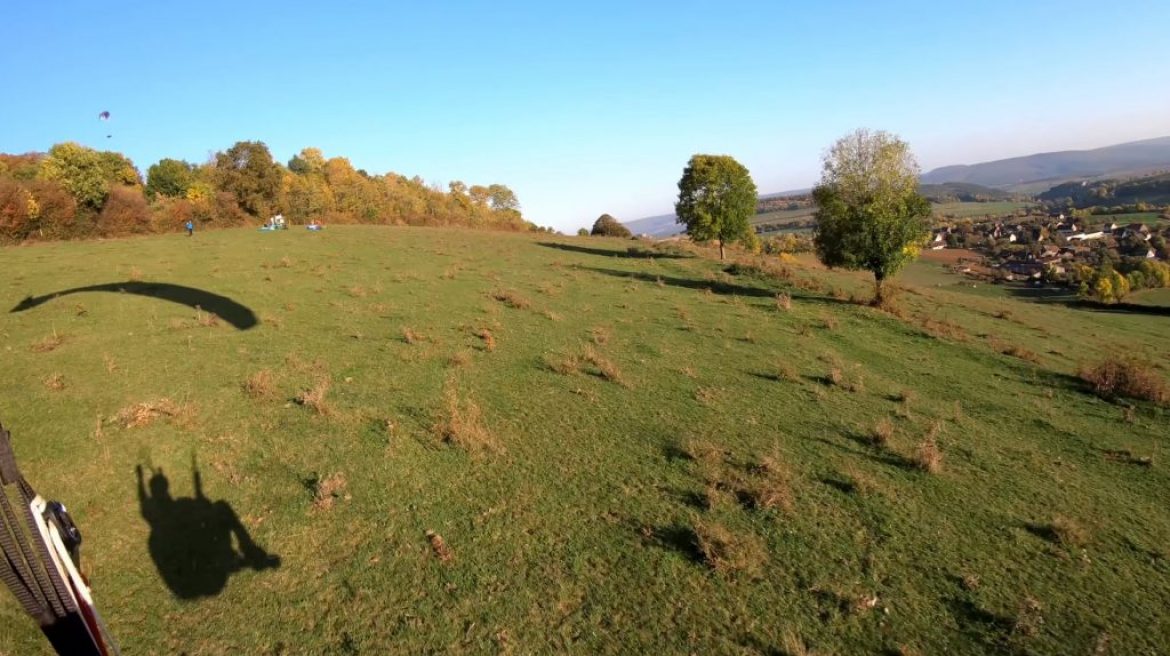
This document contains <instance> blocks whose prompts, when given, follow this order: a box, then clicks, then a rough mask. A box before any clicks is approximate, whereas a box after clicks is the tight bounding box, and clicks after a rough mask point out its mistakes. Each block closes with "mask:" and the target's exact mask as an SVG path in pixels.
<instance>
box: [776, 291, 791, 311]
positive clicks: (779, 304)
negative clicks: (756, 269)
mask: <svg viewBox="0 0 1170 656" xmlns="http://www.w3.org/2000/svg"><path fill="white" fill-rule="evenodd" d="M776 309H777V310H783V311H785V312H787V311H789V310H791V309H792V297H791V296H789V295H788V294H785V293H784V292H780V293H778V294H776Z"/></svg>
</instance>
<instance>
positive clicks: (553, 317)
mask: <svg viewBox="0 0 1170 656" xmlns="http://www.w3.org/2000/svg"><path fill="white" fill-rule="evenodd" d="M540 314H541V316H543V317H544V318H545V319H548V320H549V321H561V320H562V319H564V317H562V316H561V315H559V314H557V313H556V312H553V311H552V310H542V311H541V313H540Z"/></svg>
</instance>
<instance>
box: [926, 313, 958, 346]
mask: <svg viewBox="0 0 1170 656" xmlns="http://www.w3.org/2000/svg"><path fill="white" fill-rule="evenodd" d="M920 325H921V326H922V329H923V330H925V331H926V333H927V334H928V335H930V336H931V337H934V338H935V339H950V340H954V341H956V342H965V341H967V340H968V339H970V338H971V336H970V335H969V334H968V333H967V331H966V329H964V328H963V327H962V326H960V325H959V324H957V323H952V322H950V321H945V320H938V319H932V318H930V317H927V318H926V319H923V320H922V323H921V324H920Z"/></svg>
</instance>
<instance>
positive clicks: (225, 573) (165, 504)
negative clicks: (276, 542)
mask: <svg viewBox="0 0 1170 656" xmlns="http://www.w3.org/2000/svg"><path fill="white" fill-rule="evenodd" d="M136 473H137V475H138V502H139V506H140V508H141V511H142V517H143V519H145V520H146V522H147V523H148V524H150V538H149V540H148V543H147V544H148V547H149V549H150V557H151V558H152V559H153V560H154V564H155V566H156V567H157V568H158V573H159V575H160V576H161V577H162V579H163V582H164V583H166V585H167V587H168V588H170V590H171V592H172V593H173V594H174V595H175V596H176V597H178V598H180V599H199V598H201V597H213V596H215V595H217V594H219V593H220V592H221V591H222V590H223V588H224V586H225V585H226V584H227V580H228V577H230V576H231V575H232V574H234V573H236V572H238V571H240V570H243V569H245V568H247V569H253V570H256V571H261V570H265V569H276V568H278V567H280V557H279V556H276V555H273V554H269V553H267V552H266V551H264V549H262V548H261V547H260V546H259V545H257V544H256V543H255V542H254V541H253V540H252V537H251V536H250V535H249V534H248V530H247V529H246V528H244V525H243V524H242V523H241V522H240V519H239V517H237V516H236V513H235V511H234V510H232V507H231V506H230V505H229V504H228V503H227V502H226V501H212V500H210V499H208V498H207V497H206V496H204V494H203V483H202V479H201V477H200V475H199V470H198V469H195V470H194V477H195V496H194V497H180V498H174V497H172V496H171V493H170V482H169V481H168V480H167V477H166V476H165V475H164V474H163V472H162V470H161V469H159V470H156V471H154V473H153V474H152V475H151V477H150V483H149V487H150V490H149V493H148V492H147V485H146V483H145V482H144V481H143V472H142V466H141V465H139V466H138V467H137V468H136ZM233 540H234V543H233Z"/></svg>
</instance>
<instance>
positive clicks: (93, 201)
mask: <svg viewBox="0 0 1170 656" xmlns="http://www.w3.org/2000/svg"><path fill="white" fill-rule="evenodd" d="M37 176H38V177H39V178H41V179H42V180H55V181H57V182H59V183H61V185H62V186H63V187H65V189H66V190H68V191H69V193H70V195H72V196H73V198H74V200H75V201H77V204H78V206H81V207H84V208H86V209H88V210H91V211H95V212H96V211H98V210H100V209H101V208H102V205H103V204H105V202H106V197H107V196H109V194H110V186H111V185H127V186H136V185H138V184H139V179H138V170H137V169H135V168H134V164H133V163H132V162H131V161H130V160H129V159H127V158H126V157H125V156H123V155H121V154H120V153H113V152H99V151H96V150H94V149H92V148H86V147H85V146H82V145H81V144H77V143H72V142H69V143H60V144H56V145H55V146H53V147H52V148H50V149H49V154H48V156H46V157H45V158H44V159H43V160H41V162H40V168H39V170H38V171H37Z"/></svg>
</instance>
